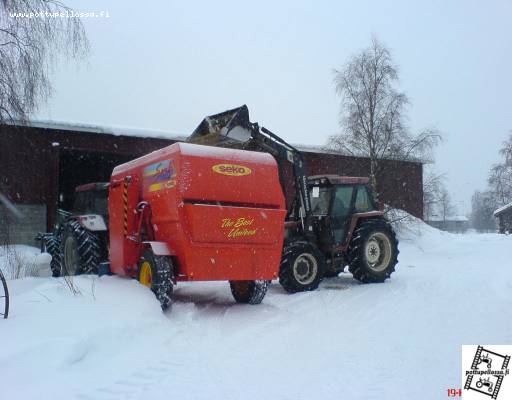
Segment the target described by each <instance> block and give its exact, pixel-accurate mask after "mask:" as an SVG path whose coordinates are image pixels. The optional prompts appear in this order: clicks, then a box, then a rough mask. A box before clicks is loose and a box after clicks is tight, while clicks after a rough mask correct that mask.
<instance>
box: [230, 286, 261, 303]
mask: <svg viewBox="0 0 512 400" xmlns="http://www.w3.org/2000/svg"><path fill="white" fill-rule="evenodd" d="M269 284H270V281H229V286H230V287H231V293H232V294H233V297H234V298H235V300H236V302H237V303H247V304H260V303H261V301H262V300H263V298H264V297H265V294H266V293H267V289H268V286H269Z"/></svg>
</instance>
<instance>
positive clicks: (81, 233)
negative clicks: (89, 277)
mask: <svg viewBox="0 0 512 400" xmlns="http://www.w3.org/2000/svg"><path fill="white" fill-rule="evenodd" d="M60 250H61V269H60V271H61V273H60V275H61V276H72V275H80V274H97V273H98V268H99V265H100V258H101V257H100V254H101V241H100V239H99V238H98V237H97V236H96V235H95V234H94V233H92V232H90V231H88V230H87V229H85V228H84V227H82V225H80V223H79V222H78V221H77V220H74V219H72V220H69V221H68V222H66V224H65V225H64V227H63V230H62V236H61V242H60Z"/></svg>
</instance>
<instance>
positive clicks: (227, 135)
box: [187, 104, 254, 146]
mask: <svg viewBox="0 0 512 400" xmlns="http://www.w3.org/2000/svg"><path fill="white" fill-rule="evenodd" d="M252 129H254V126H253V124H252V123H251V122H250V121H249V110H248V108H247V106H246V105H245V104H244V105H243V106H241V107H238V108H234V109H232V110H227V111H224V112H221V113H219V114H214V115H209V116H208V117H206V118H205V119H203V120H202V121H201V123H200V124H199V126H198V127H197V128H196V129H195V130H194V132H192V135H190V136H189V137H188V139H187V142H190V143H197V144H207V145H214V146H218V145H226V146H229V145H242V144H245V143H246V142H248V141H249V140H250V139H251V131H252Z"/></svg>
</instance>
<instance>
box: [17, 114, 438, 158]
mask: <svg viewBox="0 0 512 400" xmlns="http://www.w3.org/2000/svg"><path fill="white" fill-rule="evenodd" d="M15 124H16V125H20V126H28V127H34V128H41V129H54V130H63V131H78V132H91V133H99V134H109V135H115V136H134V137H141V138H144V137H150V138H156V139H170V140H177V141H185V140H186V139H187V137H188V135H180V134H177V133H173V132H168V131H164V130H156V129H145V128H133V127H127V126H120V125H96V124H89V123H83V122H77V121H53V120H45V119H33V120H30V121H29V122H28V123H21V122H19V121H16V122H15ZM292 145H293V146H294V147H296V148H297V149H298V150H300V151H302V152H309V153H319V154H333V155H343V156H347V157H363V158H367V157H364V156H357V155H354V154H350V153H349V152H347V151H340V150H334V149H329V148H327V147H326V146H321V145H306V144H293V143H292ZM386 159H387V160H398V159H396V158H393V157H389V158H386ZM398 161H401V160H398ZM407 161H409V162H415V163H422V164H425V163H428V161H426V160H421V159H419V158H411V159H410V160H407Z"/></svg>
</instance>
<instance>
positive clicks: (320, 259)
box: [279, 240, 326, 293]
mask: <svg viewBox="0 0 512 400" xmlns="http://www.w3.org/2000/svg"><path fill="white" fill-rule="evenodd" d="M325 265H326V263H325V257H324V256H323V254H322V253H321V252H320V250H318V248H317V247H316V246H315V245H314V244H312V243H309V242H306V241H303V240H297V241H293V242H290V243H288V244H287V245H286V246H285V247H284V249H283V256H282V258H281V268H280V270H279V283H280V284H281V286H282V287H283V288H284V289H285V290H286V291H287V292H289V293H297V292H305V291H310V290H315V289H316V288H317V287H318V285H319V284H320V282H321V281H322V279H323V277H324V272H325Z"/></svg>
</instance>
